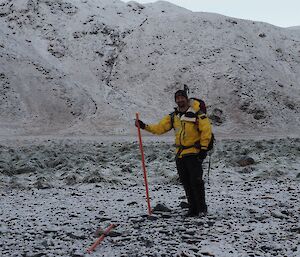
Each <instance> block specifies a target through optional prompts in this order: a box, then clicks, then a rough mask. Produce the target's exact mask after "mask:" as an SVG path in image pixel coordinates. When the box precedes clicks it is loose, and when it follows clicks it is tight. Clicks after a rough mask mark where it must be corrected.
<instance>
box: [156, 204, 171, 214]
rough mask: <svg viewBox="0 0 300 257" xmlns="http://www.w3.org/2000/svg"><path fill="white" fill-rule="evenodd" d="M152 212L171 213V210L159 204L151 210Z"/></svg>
mask: <svg viewBox="0 0 300 257" xmlns="http://www.w3.org/2000/svg"><path fill="white" fill-rule="evenodd" d="M153 212H171V209H169V208H168V207H167V206H166V205H164V204H161V203H159V204H157V205H156V206H155V207H154V208H153Z"/></svg>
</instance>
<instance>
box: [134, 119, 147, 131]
mask: <svg viewBox="0 0 300 257" xmlns="http://www.w3.org/2000/svg"><path fill="white" fill-rule="evenodd" d="M138 124H139V125H140V128H141V129H145V127H146V124H145V123H144V122H142V121H141V120H136V121H135V126H136V127H138Z"/></svg>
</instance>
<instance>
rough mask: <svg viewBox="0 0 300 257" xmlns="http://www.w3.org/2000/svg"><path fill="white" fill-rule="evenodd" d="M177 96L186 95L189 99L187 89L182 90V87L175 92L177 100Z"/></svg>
mask: <svg viewBox="0 0 300 257" xmlns="http://www.w3.org/2000/svg"><path fill="white" fill-rule="evenodd" d="M177 96H184V97H185V98H186V99H188V96H187V93H186V91H185V90H182V89H180V90H177V91H176V93H175V101H176V97H177Z"/></svg>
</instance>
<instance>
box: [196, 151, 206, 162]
mask: <svg viewBox="0 0 300 257" xmlns="http://www.w3.org/2000/svg"><path fill="white" fill-rule="evenodd" d="M198 156H199V159H201V160H204V159H205V158H206V156H207V151H206V150H204V149H201V150H200V152H199V154H198Z"/></svg>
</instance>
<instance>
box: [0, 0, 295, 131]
mask: <svg viewBox="0 0 300 257" xmlns="http://www.w3.org/2000/svg"><path fill="white" fill-rule="evenodd" d="M183 84H187V85H188V86H189V87H190V89H191V95H193V96H197V97H201V98H203V99H204V100H205V101H206V102H207V104H208V106H209V113H210V116H211V118H212V120H213V122H214V123H215V125H216V126H215V129H216V131H218V132H226V133H238V132H247V133H250V132H251V133H252V132H253V133H257V132H262V131H267V132H277V133H278V132H279V133H282V134H285V133H298V132H297V131H298V126H299V124H300V120H299V119H300V118H299V117H300V116H299V111H300V108H299V107H300V99H299V95H300V94H299V93H300V33H298V32H296V31H295V30H290V29H283V28H279V27H275V26H272V25H270V24H266V23H258V22H252V21H247V20H239V19H233V18H229V17H225V16H221V15H217V14H209V13H193V12H191V11H188V10H186V9H183V8H180V7H177V6H175V5H172V4H169V3H168V2H164V1H160V2H157V3H154V4H147V5H141V4H138V3H135V2H129V3H124V2H121V1H116V0H115V1H111V0H98V1H96V0H73V1H71V0H53V1H50V0H14V1H12V0H1V1H0V90H1V97H0V110H1V112H0V127H1V130H0V133H1V135H37V134H54V135H56V134H61V135H66V134H69V135H70V134H71V135H74V134H87V135H99V134H108V133H110V134H128V133H132V132H133V131H134V128H133V127H132V123H133V122H132V121H133V119H134V117H135V112H136V111H139V112H140V113H141V116H142V118H143V119H144V120H145V121H146V122H154V121H157V120H158V119H159V118H160V117H162V116H163V115H165V114H167V113H169V112H171V111H172V109H173V106H174V99H173V94H174V92H175V91H176V90H177V89H179V88H182V87H183Z"/></svg>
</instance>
